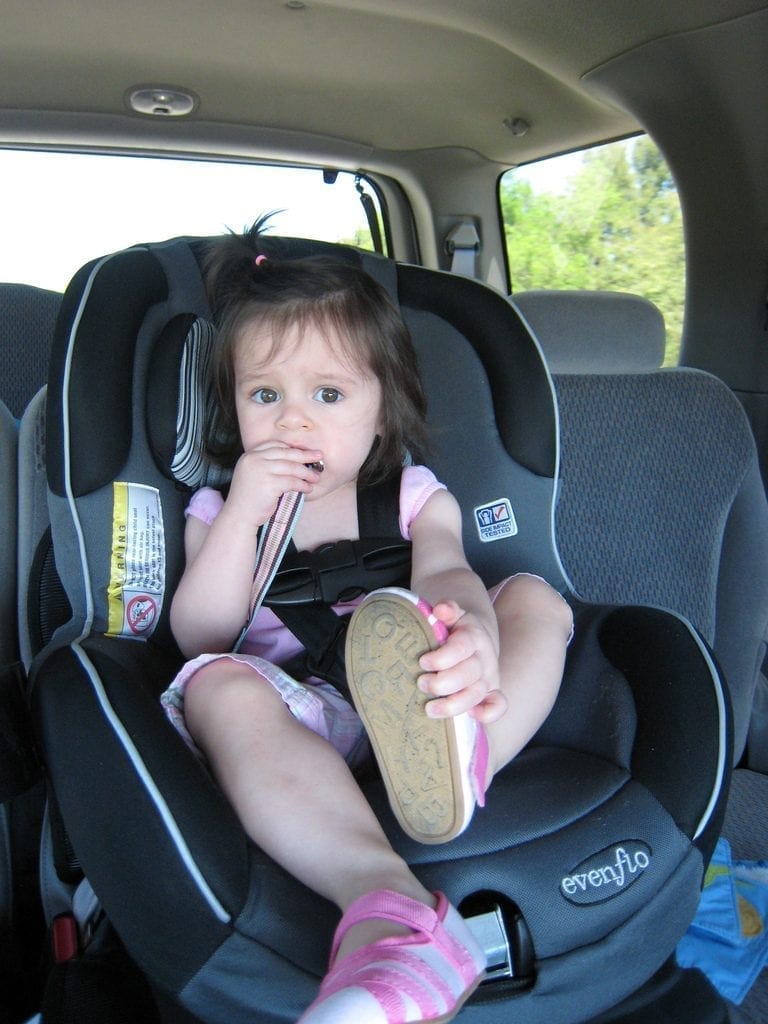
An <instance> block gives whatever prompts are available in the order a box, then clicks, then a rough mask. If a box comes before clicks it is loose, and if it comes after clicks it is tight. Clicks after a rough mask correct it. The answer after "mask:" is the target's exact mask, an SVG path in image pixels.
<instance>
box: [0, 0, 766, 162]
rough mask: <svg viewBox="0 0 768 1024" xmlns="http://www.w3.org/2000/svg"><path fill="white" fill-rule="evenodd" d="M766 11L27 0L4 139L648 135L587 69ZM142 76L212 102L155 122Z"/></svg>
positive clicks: (500, 145)
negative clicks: (595, 86) (522, 125)
mask: <svg viewBox="0 0 768 1024" xmlns="http://www.w3.org/2000/svg"><path fill="white" fill-rule="evenodd" d="M764 6H765V5H764V3H763V2H756V0H676V2H674V3H669V0H639V2H636V3H618V2H617V0H578V2H574V0H546V2H542V0H482V2H478V0H307V2H306V3H302V2H300V0H288V2H286V0H216V2H213V3H212V2H211V0H183V2H180V0H121V2H120V3H114V4H106V3H104V2H103V0H23V2H17V3H13V4H4V5H3V26H2V38H1V39H0V138H5V139H6V140H12V139H13V138H17V139H19V140H20V141H25V138H26V141H40V140H42V141H46V140H48V141H50V140H51V139H53V138H54V136H55V134H56V131H51V128H54V129H56V130H58V131H59V132H63V131H65V130H67V126H69V129H68V130H69V131H70V132H71V134H72V135H73V136H74V137H75V138H76V137H77V132H78V130H79V131H80V132H82V133H83V135H82V138H83V141H86V135H88V133H90V136H91V137H94V138H95V137H99V138H102V139H104V140H106V139H108V138H110V137H112V138H113V139H115V140H117V139H122V140H123V141H124V142H125V141H126V140H130V139H131V137H135V139H137V140H138V139H139V138H143V139H144V140H145V144H146V138H147V137H149V138H150V139H151V138H152V133H153V132H154V133H156V138H157V140H160V139H161V138H162V139H163V140H164V141H163V146H164V147H167V146H168V145H173V140H174V137H177V138H178V140H179V141H181V140H182V139H183V138H184V139H186V140H189V139H197V140H198V145H199V148H200V149H201V151H206V150H207V151H213V150H215V149H216V148H217V145H220V147H221V149H222V151H227V150H228V151H232V144H231V143H232V139H234V138H235V137H238V138H240V139H241V140H242V139H248V138H252V139H254V141H255V140H256V139H257V137H258V135H259V134H260V132H264V133H265V134H268V133H269V131H272V132H276V131H279V132H281V133H283V134H282V136H281V137H282V139H283V141H284V143H285V148H286V150H288V149H290V148H291V140H293V146H294V148H296V149H298V148H299V144H301V145H305V144H306V142H307V141H308V140H310V139H312V138H314V139H323V140H325V148H326V149H327V150H328V151H329V152H331V153H332V152H337V153H338V154H339V155H340V156H343V154H344V153H345V151H348V156H349V160H350V162H358V163H364V162H365V159H364V156H365V154H367V155H368V158H369V162H370V163H375V155H376V154H379V155H380V156H381V157H383V156H384V155H385V154H395V153H403V154H404V153H408V152H413V151H424V150H439V149H445V148H462V149H465V150H469V151H471V152H473V153H476V154H479V155H480V156H481V157H482V158H483V159H485V160H490V161H492V162H497V163H502V164H505V165H511V164H515V163H522V162H526V161H528V160H531V159H535V158H537V157H540V156H543V155H548V154H551V153H554V152H562V151H566V150H568V149H574V148H578V147H580V146H584V145H586V144H588V143H591V142H595V141H599V140H603V139H607V138H613V137H617V136H620V135H624V134H629V133H631V132H633V131H637V130H638V128H639V127H640V125H639V124H638V121H637V120H636V118H635V117H634V116H633V115H631V114H629V113H627V112H626V111H624V110H622V109H621V107H620V106H619V105H616V104H615V103H614V102H612V101H611V100H607V99H605V98H604V97H602V96H601V95H600V94H598V93H597V92H592V91H590V87H589V77H587V78H585V76H589V75H590V73H594V72H595V71H596V70H598V69H599V68H600V67H601V66H604V65H606V64H607V63H609V62H610V61H612V60H613V59H614V58H616V57H618V56H621V55H625V54H627V53H628V52H631V51H634V50H637V49H638V48H641V47H643V46H645V45H646V44H648V43H650V42H652V41H654V40H659V39H668V38H671V37H674V36H676V35H686V34H690V33H692V32H695V31H696V30H700V29H703V28H707V27H710V26H714V25H717V24H720V23H722V22H726V21H733V20H735V19H737V18H739V17H741V16H743V15H745V14H749V13H750V12H752V11H756V10H760V9H762V8H763V7H764ZM144 85H158V86H174V87H177V88H183V89H186V90H189V91H191V92H192V93H194V94H195V95H196V97H198V99H199V104H198V106H197V108H196V109H195V110H194V111H193V113H192V114H190V115H189V117H188V118H186V119H185V121H184V122H182V121H181V120H180V119H179V120H176V119H171V118H167V117H166V118H163V119H162V123H160V124H155V121H156V120H157V119H156V118H155V119H151V118H148V117H147V116H146V115H141V114H132V113H131V112H130V111H129V109H128V107H127V104H126V96H127V94H128V93H129V91H130V90H131V89H132V88H134V87H137V86H144ZM74 114H78V115H85V117H82V116H81V117H80V118H79V120H78V121H77V122H75V121H74V119H73V115H74ZM515 119H522V120H523V121H525V122H527V124H528V125H529V126H530V127H529V129H528V130H527V131H526V132H525V133H524V134H522V135H518V134H513V132H512V131H511V130H510V128H509V127H508V126H507V125H506V124H505V122H511V121H514V120H515ZM150 122H151V126H150V127H148V126H149V125H150ZM77 126H79V128H78V127H77ZM254 128H256V129H259V130H260V131H259V132H255V131H254ZM25 133H26V135H25ZM147 133H149V136H148V135H147ZM235 133H238V134H237V135H236V134H235ZM310 148H311V147H310ZM315 148H320V147H315Z"/></svg>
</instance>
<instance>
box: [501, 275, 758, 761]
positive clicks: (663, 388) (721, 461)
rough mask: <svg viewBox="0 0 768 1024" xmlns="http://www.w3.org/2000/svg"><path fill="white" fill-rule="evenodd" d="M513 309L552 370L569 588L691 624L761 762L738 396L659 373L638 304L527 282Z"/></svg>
mask: <svg viewBox="0 0 768 1024" xmlns="http://www.w3.org/2000/svg"><path fill="white" fill-rule="evenodd" d="M514 304H515V305H516V307H517V308H518V310H519V311H520V312H521V313H522V315H523V316H524V318H525V319H526V321H527V323H528V324H529V326H530V327H531V329H532V331H533V332H534V334H535V335H536V337H537V339H538V341H539V344H540V345H541V346H542V349H543V351H544V354H545V357H546V358H547V361H548V363H549V365H550V369H551V371H552V373H553V376H554V380H555V388H556V391H557V398H558V408H559V414H560V426H561V465H560V478H561V494H560V500H559V504H558V509H557V538H558V545H559V550H560V554H561V557H562V559H563V562H564V565H565V568H566V571H567V573H568V575H569V577H570V579H571V582H572V584H573V587H574V589H575V591H576V592H577V593H578V594H579V595H580V596H581V597H582V598H584V599H586V600H588V601H597V602H603V603H614V602H617V603H625V602H633V603H640V604H651V605H657V606H660V607H664V608H669V609H671V610H673V611H676V612H678V613H679V614H681V615H683V616H685V617H686V618H687V619H689V621H691V622H692V623H693V624H694V625H695V626H696V627H697V628H698V629H699V631H700V632H701V634H702V635H703V636H704V638H705V639H706V640H707V642H708V643H709V644H710V645H711V647H712V648H713V650H714V651H715V654H716V656H717V659H718V662H719V664H720V666H721V668H722V669H723V671H724V675H725V678H726V681H727V683H728V686H729V690H730V693H731V697H732V700H733V705H734V732H735V737H734V759H735V762H736V763H738V762H739V760H740V759H741V758H742V755H744V752H745V748H746V745H747V739H748V735H749V754H748V756H749V759H750V763H751V764H752V765H753V766H754V767H756V768H759V769H760V770H765V769H766V768H768V708H767V707H766V706H767V705H768V696H767V694H768V691H767V690H766V680H765V678H764V676H763V675H762V672H761V667H762V662H763V658H764V654H765V639H766V631H767V630H768V577H767V575H766V572H765V567H766V565H768V505H767V504H766V499H765V491H764V488H763V484H762V480H761V477H760V471H759V465H758V459H757V452H756V448H755V443H754V439H753V435H752V432H751V429H750V426H749V423H748V421H747V418H746V415H745V414H744V411H743V409H742V407H741V405H740V403H739V402H738V400H737V399H736V397H735V396H734V395H733V393H732V392H731V391H730V389H729V388H728V387H727V386H726V385H725V384H723V383H722V381H720V380H718V379H717V378H715V377H713V376H711V375H709V374H707V373H704V372H702V371H699V370H694V369H690V368H684V367H677V368H674V369H661V368H660V363H661V360H662V358H663V353H664V341H665V339H664V322H663V318H662V317H661V314H660V313H659V311H658V309H656V307H654V306H653V305H652V304H651V303H649V302H648V301H647V300H645V299H641V298H639V297H637V296H631V295H626V294H620V293H616V294H613V293H607V292H581V291H572V292H569V291H563V292H555V291H537V292H524V293H520V294H518V295H515V296H514ZM764 709H766V710H764ZM750 724H751V728H750Z"/></svg>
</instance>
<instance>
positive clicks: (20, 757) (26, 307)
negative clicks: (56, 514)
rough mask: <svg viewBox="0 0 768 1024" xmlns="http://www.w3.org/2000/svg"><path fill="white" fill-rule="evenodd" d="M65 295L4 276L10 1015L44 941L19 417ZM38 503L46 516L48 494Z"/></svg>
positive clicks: (4, 716)
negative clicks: (25, 681)
mask: <svg viewBox="0 0 768 1024" xmlns="http://www.w3.org/2000/svg"><path fill="white" fill-rule="evenodd" d="M60 303H61V295H60V294H58V293H56V292H53V291H48V290H46V289H42V288H35V287H32V286H28V285H23V284H0V360H1V361H2V366H3V379H2V390H1V391H0V515H1V516H2V523H3V544H2V547H0V957H1V958H2V961H3V963H4V964H5V965H6V968H7V971H6V972H5V973H3V975H2V980H0V1005H1V1006H3V1007H4V1008H5V1009H7V1010H8V1012H9V1013H10V1014H11V1016H12V1017H13V1019H21V1015H22V1014H27V1013H29V1012H31V1010H32V1009H33V1008H34V1007H35V1003H34V999H35V997H36V995H37V993H36V992H35V985H36V984H37V979H36V970H37V968H36V964H37V963H38V960H39V957H40V948H41V943H42V940H43V920H42V916H41V912H40V905H39V899H38V896H37V877H38V863H37V857H36V854H35V850H36V847H37V845H38V844H39V835H40V820H41V814H42V791H41V789H42V787H41V786H39V785H37V786H36V785H35V782H36V781H37V780H38V779H39V777H40V775H39V767H38V764H37V761H36V759H35V758H34V756H33V755H32V746H31V739H30V736H29V721H28V712H27V709H26V706H25V703H24V700H23V696H22V689H21V685H20V683H21V678H22V676H23V670H22V669H21V667H20V665H19V661H20V658H21V657H22V655H21V651H22V648H23V646H24V645H23V644H20V630H19V617H18V614H17V607H19V608H20V607H23V606H24V602H23V601H22V600H21V597H22V594H21V590H22V588H20V587H19V581H20V580H26V578H27V569H28V566H29V560H28V555H29V552H30V549H29V548H28V547H27V539H29V542H30V543H31V534H30V532H29V530H30V517H29V513H30V506H29V503H28V501H27V499H26V497H23V495H24V496H26V495H27V493H28V489H29V485H30V481H31V480H32V479H33V477H34V476H35V474H36V473H38V474H39V471H40V469H41V468H42V461H41V459H40V453H39V451H38V452H37V453H35V452H34V451H30V449H29V446H28V443H27V441H26V436H27V435H26V432H25V431H21V432H20V423H19V420H20V419H21V418H22V417H24V416H25V415H27V416H28V413H27V410H28V408H30V407H31V406H33V405H34V404H35V403H34V401H33V399H34V396H35V395H36V394H37V393H39V392H40V389H41V387H42V385H43V384H44V382H45V380H46V377H47V372H48V358H49V353H50V349H51V340H52V338H53V330H54V324H55V320H56V316H57V313H58V309H59V306H60ZM38 403H39V400H38ZM36 454H37V458H36V457H35V456H36ZM43 479H44V477H43ZM39 509H40V514H41V515H43V516H45V503H44V500H43V501H42V503H41V504H40V505H39ZM21 538H25V539H24V540H23V541H22V539H21ZM19 570H20V571H19ZM6 978H7V979H8V981H7V984H6V983H5V979H6Z"/></svg>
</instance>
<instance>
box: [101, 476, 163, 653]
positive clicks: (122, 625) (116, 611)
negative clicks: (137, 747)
mask: <svg viewBox="0 0 768 1024" xmlns="http://www.w3.org/2000/svg"><path fill="white" fill-rule="evenodd" d="M164 591H165V533H164V530H163V514H162V507H161V504H160V492H159V491H158V490H157V488H155V487H147V486H146V485H144V484H133V483H126V482H124V481H117V482H116V483H115V484H114V488H113V505H112V557H111V561H110V572H109V584H108V586H107V607H108V612H107V633H108V634H109V635H110V636H131V637H144V638H146V637H148V636H151V635H152V633H153V632H154V630H155V626H156V625H157V620H158V617H159V615H160V609H161V608H162V605H163V595H164Z"/></svg>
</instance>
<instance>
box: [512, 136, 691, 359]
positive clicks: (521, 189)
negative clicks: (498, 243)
mask: <svg viewBox="0 0 768 1024" xmlns="http://www.w3.org/2000/svg"><path fill="white" fill-rule="evenodd" d="M500 201H501V211H502V218H503V221H504V228H505V233H506V246H507V258H508V266H509V276H510V281H509V285H510V290H511V291H512V292H513V293H514V292H516V291H525V290H527V289H529V288H589V289H593V288H596V289H605V290H607V291H625V292H633V293H635V294H638V295H643V296H645V298H647V299H650V300H651V301H652V302H655V303H656V305H657V306H658V307H659V309H660V310H661V312H662V313H663V314H664V319H665V321H666V325H667V351H666V358H665V365H675V364H676V363H677V362H678V361H679V356H680V339H681V334H682V325H683V306H684V299H685V247H684V242H683V226H682V216H681V212H680V202H679V199H678V195H677V189H676V187H675V182H674V180H673V178H672V175H671V173H670V170H669V167H668V166H667V164H666V162H665V160H664V158H663V157H662V155H661V153H660V152H659V150H658V148H657V147H656V145H655V144H654V142H653V141H652V140H651V139H650V138H648V136H639V137H636V138H633V139H625V140H622V141H620V142H614V143H610V144H608V145H605V146H598V147H595V148H593V149H589V150H583V151H581V152H579V153H572V154H568V155H566V156H562V157H555V158H553V159H551V160H542V161H539V162H538V163H535V164H528V165H526V166H524V167H520V168H516V169H514V170H512V171H508V172H507V173H506V174H504V175H503V177H502V180H501V184H500Z"/></svg>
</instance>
